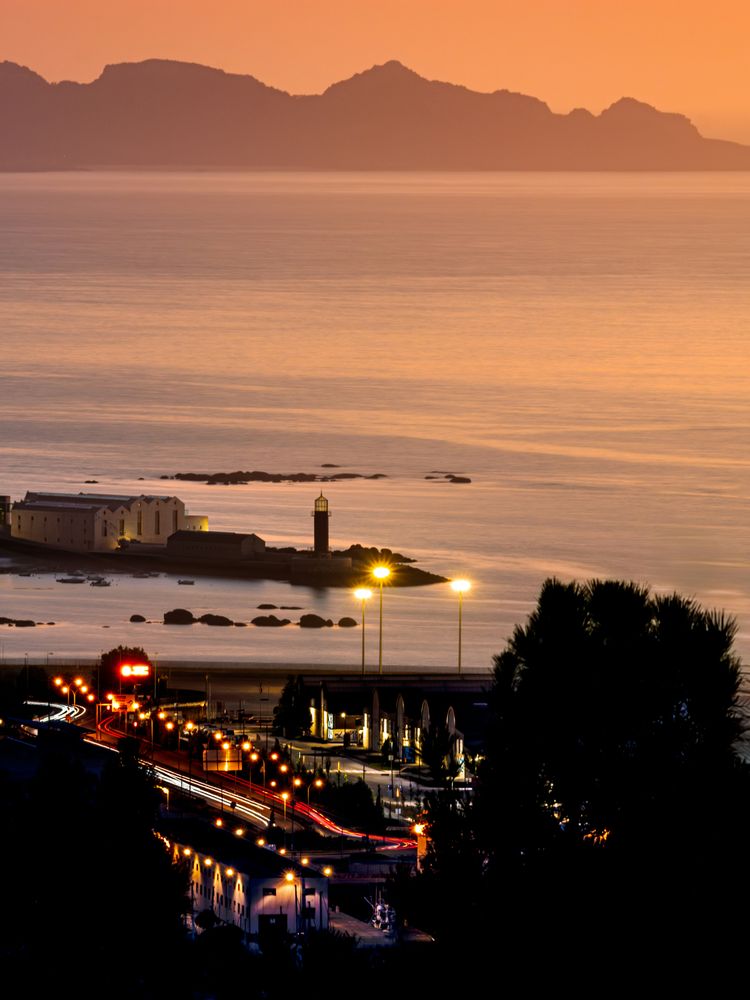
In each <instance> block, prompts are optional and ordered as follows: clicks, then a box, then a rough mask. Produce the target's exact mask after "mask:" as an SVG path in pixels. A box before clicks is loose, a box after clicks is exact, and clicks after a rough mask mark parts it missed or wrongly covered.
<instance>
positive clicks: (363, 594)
mask: <svg viewBox="0 0 750 1000" xmlns="http://www.w3.org/2000/svg"><path fill="white" fill-rule="evenodd" d="M354 596H355V597H356V598H357V600H358V601H361V602H362V676H363V677H364V675H365V605H366V603H367V601H369V600H370V598H371V597H372V591H371V590H370V589H369V588H368V587H357V589H356V590H355V591H354Z"/></svg>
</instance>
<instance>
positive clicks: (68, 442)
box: [0, 173, 750, 669]
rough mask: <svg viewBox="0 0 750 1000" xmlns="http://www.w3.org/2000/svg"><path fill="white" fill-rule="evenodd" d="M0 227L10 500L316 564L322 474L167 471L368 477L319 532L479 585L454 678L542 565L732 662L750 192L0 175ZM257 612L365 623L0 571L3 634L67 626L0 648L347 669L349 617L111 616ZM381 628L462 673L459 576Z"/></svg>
mask: <svg viewBox="0 0 750 1000" xmlns="http://www.w3.org/2000/svg"><path fill="white" fill-rule="evenodd" d="M0 235H1V238H0V330H1V332H2V358H3V361H2V369H1V370H0V413H1V415H2V433H1V435H0V454H1V456H2V460H1V462H0V493H9V494H11V495H12V496H14V497H19V496H21V495H22V494H23V492H24V491H25V490H26V489H29V488H37V489H39V488H49V489H61V490H62V489H65V490H76V491H77V490H84V489H98V490H99V491H101V492H107V491H109V492H112V491H116V492H122V491H138V492H140V491H144V492H156V491H158V492H174V493H176V494H177V495H178V496H181V497H183V498H184V499H185V500H186V501H187V502H188V504H189V508H190V510H191V511H192V512H193V513H207V514H208V515H209V517H210V522H211V526H212V527H213V528H217V529H227V530H250V531H255V532H257V533H258V534H260V535H261V536H262V537H264V538H265V539H266V540H267V541H268V542H269V543H271V544H276V545H282V544H297V545H305V544H309V542H310V539H311V525H312V521H311V518H310V516H309V512H310V511H311V510H312V504H313V500H314V498H315V495H316V489H315V487H314V486H310V485H251V486H237V487H207V486H204V485H200V484H183V483H177V484H166V483H163V482H160V481H159V476H160V475H162V474H169V473H173V472H176V471H188V470H202V471H209V472H213V471H224V470H234V469H264V470H266V471H271V472H297V471H304V472H315V471H322V470H321V465H322V464H323V463H327V462H331V463H336V464H338V465H340V466H341V467H342V471H351V472H360V473H365V474H371V473H384V474H385V475H386V476H387V478H385V479H381V480H374V481H373V480H369V481H367V480H363V481H352V482H346V483H336V484H331V485H330V486H326V487H325V493H326V495H327V496H328V497H329V499H330V502H331V509H332V511H333V517H332V519H331V536H332V541H333V542H334V544H336V545H341V546H344V545H347V544H349V543H350V542H354V541H360V542H363V543H367V544H378V545H388V546H391V547H392V548H394V549H398V550H400V551H402V552H405V553H406V554H408V555H411V556H414V557H416V558H417V559H418V560H419V563H420V565H422V566H424V567H425V568H427V569H432V570H434V571H436V572H439V573H442V574H445V575H449V576H450V575H465V576H467V577H470V578H471V579H472V581H473V583H474V588H473V590H472V592H471V593H470V594H469V595H468V596H467V598H466V600H465V603H464V663H465V665H466V667H467V668H470V669H487V668H488V667H489V666H490V662H491V657H492V654H493V653H494V652H497V651H499V650H500V649H501V648H502V646H503V643H504V640H505V639H506V637H507V636H508V635H509V633H510V631H511V629H512V628H513V625H514V624H515V623H516V622H521V621H523V620H524V619H525V617H526V615H527V614H528V612H529V611H530V610H531V608H532V607H533V604H534V601H535V597H536V595H537V593H538V590H539V587H540V584H541V583H542V581H543V580H544V578H545V577H547V576H549V575H556V576H558V577H561V578H563V579H571V578H579V579H583V578H587V577H591V576H600V577H606V576H617V577H626V578H631V579H634V580H638V581H641V582H643V583H649V584H651V585H652V586H653V587H654V588H657V589H658V590H677V591H680V592H682V593H685V594H689V595H693V596H695V597H696V598H697V599H698V600H699V601H701V602H702V603H704V604H706V605H708V606H711V607H717V608H723V609H725V610H726V611H727V612H728V613H729V614H731V615H734V616H736V617H737V619H738V621H739V625H740V635H739V639H738V644H737V645H738V650H739V651H740V653H741V654H742V655H743V657H744V658H745V659H748V658H750V576H749V574H748V563H749V562H750V559H749V556H750V543H749V535H748V513H749V502H748V501H749V497H750V488H749V487H750V456H749V454H748V445H750V433H749V429H750V428H749V424H750V281H749V280H748V275H750V175H747V174H716V175H710V174H686V175H676V174H665V175H651V174H647V175H641V174H639V175H625V174H608V175H603V174H577V175H576V174H569V175H561V174H457V175H446V174H387V175H386V174H212V173H204V174H168V173H150V174H126V173H122V174H120V173H81V174H38V175H0ZM433 470H439V471H441V472H454V473H461V474H464V475H467V476H469V477H471V479H472V483H471V484H469V485H450V484H448V483H447V482H445V481H440V480H427V479H425V476H427V475H429V474H431V473H432V471H433ZM139 477H143V481H139ZM87 479H96V480H98V484H99V485H98V486H97V487H91V486H88V487H87V486H85V485H84V481H85V480H87ZM2 564H5V565H7V560H4V561H0V565H2ZM71 590H72V591H74V592H73V593H69V591H71ZM82 591H83V592H82ZM261 602H273V603H277V604H294V605H300V606H303V607H304V609H305V610H310V611H317V612H319V613H322V614H324V615H326V616H327V617H332V618H335V619H338V618H339V617H341V616H342V615H345V614H351V615H354V616H355V617H357V616H358V614H359V611H358V605H357V604H356V602H355V601H354V600H353V599H352V597H351V596H350V595H349V594H348V593H347V592H346V591H342V590H332V591H321V592H316V591H313V590H310V589H307V588H291V587H289V586H287V585H285V584H278V583H270V582H253V583H238V582H229V581H219V580H203V579H199V580H198V581H197V582H196V584H195V586H194V587H191V588H186V587H180V586H178V585H177V582H176V579H175V578H170V577H161V578H159V579H157V580H140V579H133V578H132V577H130V576H122V577H117V578H115V585H113V586H112V587H111V588H109V589H102V590H98V591H97V590H95V589H91V588H89V587H88V586H85V587H62V586H60V585H58V584H56V583H55V581H54V575H53V574H46V575H45V574H40V575H37V576H33V577H19V576H17V575H15V574H2V575H0V615H9V616H12V617H32V618H35V619H37V620H38V621H53V620H54V621H55V622H56V624H55V625H54V626H48V627H45V628H36V629H28V630H23V631H21V630H16V629H9V628H2V630H0V658H4V659H5V660H6V661H7V660H8V659H12V658H15V659H18V658H19V657H20V658H21V659H22V658H23V656H24V654H26V653H28V654H29V655H30V656H37V657H38V656H40V655H41V656H44V655H46V654H50V656H52V657H54V658H58V659H61V658H63V657H68V656H73V655H81V656H96V655H98V653H99V651H100V650H101V649H106V648H109V647H110V646H112V645H116V644H117V643H118V642H129V643H135V642H137V643H138V644H142V645H144V646H145V647H146V649H147V650H148V651H149V652H151V653H152V654H157V655H158V656H159V657H160V658H161V659H163V660H167V659H173V660H176V659H180V658H187V659H199V658H201V657H207V658H211V659H214V660H258V661H278V662H280V663H282V662H292V663H293V662H321V663H324V662H325V663H339V664H345V663H351V664H356V663H358V662H359V656H360V646H359V643H360V638H361V633H360V631H359V629H356V630H355V629H351V630H346V629H333V630H324V631H321V632H305V631H301V630H299V629H291V628H288V629H284V630H264V629H255V628H252V629H212V628H209V627H206V626H193V627H192V628H182V629H181V628H177V627H171V628H168V627H165V626H163V625H160V624H146V625H131V624H130V623H129V622H128V618H129V616H130V615H131V614H132V613H133V612H138V613H141V614H144V615H146V616H147V617H149V618H152V619H160V618H161V616H162V614H163V612H164V611H166V610H169V609H170V608H174V607H188V608H190V609H191V610H193V612H194V613H195V614H201V613H203V612H204V611H216V612H221V613H226V614H228V615H229V616H230V617H233V618H235V619H242V620H245V621H249V620H250V619H251V618H252V617H254V615H255V614H257V613H258V612H256V610H255V608H256V606H257V605H258V604H259V603H261ZM384 608H385V623H384V637H385V638H384V662H385V664H386V669H387V668H388V667H394V666H396V665H400V664H412V665H413V664H425V665H433V666H445V667H450V666H451V665H453V664H455V658H456V637H457V604H456V599H455V595H453V593H452V592H451V591H450V590H449V589H448V588H447V587H446V586H436V587H429V588H421V589H410V590H393V591H390V592H388V593H386V595H385V604H384ZM299 613H300V612H291V613H290V617H292V618H293V619H296V618H297V617H298V615H299ZM376 624H377V619H376V608H375V606H373V607H372V608H371V609H370V611H369V620H368V629H367V632H366V636H367V646H368V652H367V655H368V660H369V662H371V663H372V662H374V661H376V659H377V628H376V627H375V626H376ZM105 627H106V629H105ZM53 662H54V661H53Z"/></svg>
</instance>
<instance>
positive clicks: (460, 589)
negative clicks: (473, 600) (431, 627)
mask: <svg viewBox="0 0 750 1000" xmlns="http://www.w3.org/2000/svg"><path fill="white" fill-rule="evenodd" d="M451 590H453V591H454V592H455V593H457V594H458V672H459V674H460V673H461V630H462V626H463V612H464V594H465V593H466V592H467V591H469V590H471V583H470V582H469V581H468V580H451Z"/></svg>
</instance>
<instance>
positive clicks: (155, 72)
mask: <svg viewBox="0 0 750 1000" xmlns="http://www.w3.org/2000/svg"><path fill="white" fill-rule="evenodd" d="M113 167H126V168H165V167H166V168H172V169H193V168H199V169H208V168H222V169H223V168H238V169H284V170H304V169H326V170H745V169H750V147H747V146H743V145H740V144H739V143H734V142H726V141H723V140H717V139H705V138H703V137H702V136H701V135H700V133H699V132H698V130H697V129H696V128H695V126H694V125H693V124H692V123H691V122H690V120H689V119H688V118H686V117H685V116H683V115H680V114H673V113H665V112H662V111H658V110H656V109H655V108H653V107H651V106H650V105H648V104H644V103H642V102H640V101H636V100H633V99H632V98H628V97H624V98H622V99H620V100H619V101H617V102H615V103H614V104H613V105H611V107H609V108H607V109H606V110H604V111H602V113H601V114H599V115H593V114H591V113H590V112H589V111H586V110H585V109H582V108H576V109H575V110H573V111H571V112H570V113H569V114H564V115H563V114H556V113H554V112H552V111H551V110H550V109H549V107H548V106H547V105H546V104H545V103H544V102H543V101H540V100H538V99H537V98H535V97H529V96H527V95H525V94H517V93H513V92H511V91H508V90H497V91H494V92H493V93H478V92H476V91H472V90H469V89H467V88H466V87H463V86H459V85H456V84H451V83H443V82H440V81H432V80H426V79H424V78H423V77H421V76H419V75H418V74H417V73H415V72H414V71H413V70H410V69H408V68H407V67H405V66H402V65H401V63H398V62H395V61H391V62H387V63H385V64H384V65H382V66H373V67H372V68H371V69H368V70H365V71H364V72H362V73H357V74H356V75H355V76H353V77H351V78H350V79H348V80H343V81H341V82H339V83H334V84H333V85H332V86H330V87H329V88H328V89H327V90H326V91H324V93H322V94H314V95H301V96H294V95H291V94H288V93H286V92H285V91H282V90H277V89H275V88H273V87H269V86H267V85H266V84H264V83H262V82H261V81H259V80H257V79H255V77H252V76H242V75H238V74H232V73H225V72H224V71H223V70H217V69H211V68H210V67H206V66H200V65H197V64H194V63H182V62H174V61H170V60H162V59H149V60H146V61H145V62H140V63H121V64H117V65H112V66H106V67H105V69H104V71H103V72H102V74H101V76H100V77H98V79H96V80H94V81H93V82H92V83H87V84H82V83H73V82H69V81H63V82H61V83H47V81H45V80H44V79H43V78H42V77H41V76H39V75H38V74H37V73H34V72H33V71H32V70H30V69H27V68H26V67H23V66H19V65H17V64H15V63H11V62H4V63H0V170H60V169H94V168H113Z"/></svg>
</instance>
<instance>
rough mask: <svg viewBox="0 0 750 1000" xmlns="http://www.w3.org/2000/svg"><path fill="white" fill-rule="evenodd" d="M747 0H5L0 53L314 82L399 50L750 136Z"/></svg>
mask: <svg viewBox="0 0 750 1000" xmlns="http://www.w3.org/2000/svg"><path fill="white" fill-rule="evenodd" d="M748 38H750V3H748V2H747V0H713V2H711V3H709V2H707V0H700V2H698V0H525V2H524V0H262V2H261V0H0V59H10V60H13V61H14V62H20V63H23V64H24V65H27V66H30V67H31V68H32V69H35V70H37V71H38V72H40V73H41V74H42V75H43V76H44V77H46V78H47V79H49V80H59V79H74V80H82V81H87V80H91V79H93V78H94V77H96V76H98V74H99V73H100V71H101V69H102V67H103V66H104V65H105V64H106V63H108V62H122V61H127V60H137V59H145V58H149V57H152V56H161V57H165V58H172V59H185V60H190V61H194V62H201V63H205V64H207V65H211V66H218V67H221V68H223V69H226V70H230V71H232V72H239V73H251V74H252V75H253V76H257V77H258V78H259V79H261V80H263V81H264V82H265V83H270V84H273V85H275V86H278V87H281V88H283V89H284V90H289V91H291V92H292V93H314V92H320V91H321V90H323V89H325V87H326V86H327V85H328V84H329V83H332V82H334V81H335V80H339V79H343V78H344V77H347V76H351V74H352V73H355V72H357V71H359V70H361V69H365V68H366V67H368V66H371V65H373V64H374V63H380V62H385V61H386V60H387V59H392V58H395V59H400V60H401V62H403V63H406V64H407V65H408V66H411V67H412V68H413V69H415V70H417V72H419V73H421V74H422V75H423V76H426V77H429V78H431V79H441V80H450V81H452V82H456V83H464V84H466V85H467V86H469V87H471V88H473V89H476V90H494V89H497V88H501V87H508V88H509V89H511V90H520V91H523V92H524V93H528V94H533V95H535V96H537V97H540V98H542V99H543V100H545V101H546V102H547V103H548V104H549V105H550V107H551V108H552V109H553V110H555V111H567V110H569V109H570V108H572V107H576V106H584V107H588V108H589V109H590V110H592V111H595V112H596V111H600V110H601V109H602V108H603V107H606V106H607V105H608V104H610V103H611V102H612V101H614V100H616V99H617V98H618V97H621V96H623V95H628V96H631V97H637V98H640V99H641V100H645V101H648V102H649V103H651V104H654V105H656V106H657V107H659V108H661V109H663V110H670V111H682V112H683V113H685V114H687V115H689V116H690V117H691V118H692V119H693V121H694V122H695V124H696V125H697V126H698V127H699V128H700V129H701V131H702V132H703V133H704V135H709V136H717V137H722V138H733V139H738V140H740V141H744V142H748V143H750V86H748V83H749V82H750V81H749V79H748V78H749V77H750V69H748V65H749V64H750V60H748V57H747V53H748Z"/></svg>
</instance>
